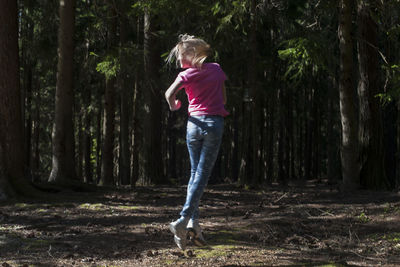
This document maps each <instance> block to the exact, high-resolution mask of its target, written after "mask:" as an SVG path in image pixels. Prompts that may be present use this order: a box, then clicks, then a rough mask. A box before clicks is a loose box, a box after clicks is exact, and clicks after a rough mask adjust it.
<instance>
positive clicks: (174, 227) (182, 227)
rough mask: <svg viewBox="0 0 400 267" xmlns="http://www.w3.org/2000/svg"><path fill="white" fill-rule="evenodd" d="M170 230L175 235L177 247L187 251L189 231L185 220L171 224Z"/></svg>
mask: <svg viewBox="0 0 400 267" xmlns="http://www.w3.org/2000/svg"><path fill="white" fill-rule="evenodd" d="M169 230H171V232H172V233H173V234H174V241H175V243H176V245H177V246H178V247H179V248H180V249H182V250H185V249H186V238H187V232H188V231H187V229H186V222H185V221H184V220H176V221H175V222H172V223H170V224H169Z"/></svg>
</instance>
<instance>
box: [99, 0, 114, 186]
mask: <svg viewBox="0 0 400 267" xmlns="http://www.w3.org/2000/svg"><path fill="white" fill-rule="evenodd" d="M108 8H109V9H110V10H112V11H110V12H109V16H110V17H111V19H110V22H109V23H110V25H109V28H108V44H107V46H108V47H107V48H108V50H111V49H113V47H114V45H115V43H116V30H117V20H116V18H115V17H116V14H115V13H116V12H115V8H114V7H113V6H112V5H111V4H109V6H108ZM106 76H107V75H106ZM115 82H116V78H115V77H114V76H109V77H106V87H105V92H104V118H103V136H104V140H103V146H102V153H101V155H102V156H101V179H100V185H114V183H115V181H114V141H115V133H114V131H115V105H116V103H115V95H116V89H115Z"/></svg>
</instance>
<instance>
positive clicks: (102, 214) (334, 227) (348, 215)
mask: <svg viewBox="0 0 400 267" xmlns="http://www.w3.org/2000/svg"><path fill="white" fill-rule="evenodd" d="M185 190H186V188H185V187H184V186H182V187H139V188H137V189H135V190H119V191H112V192H111V191H108V192H101V193H100V192H98V193H76V192H64V193H58V194H55V195H54V199H50V200H49V201H46V202H43V201H41V202H31V201H29V202H24V201H18V202H8V203H0V266H3V267H8V266H13V267H14V266H400V195H399V193H391V192H367V191H358V192H356V193H351V194H345V193H340V192H338V191H337V190H336V189H335V188H331V187H329V186H328V185H325V184H317V183H315V182H309V183H307V184H306V185H305V186H301V187H300V186H289V187H286V188H281V187H277V186H273V187H269V188H264V189H261V188H260V189H258V190H246V189H241V188H238V187H235V186H232V185H213V186H209V187H208V188H207V190H206V192H205V194H204V195H203V198H202V202H201V216H202V218H201V221H200V222H201V225H202V228H203V229H204V235H205V238H206V239H207V242H208V246H207V247H204V248H197V247H194V246H191V245H189V247H188V249H187V250H186V251H185V252H184V253H183V252H182V251H180V250H179V249H178V248H177V247H176V245H175V244H174V242H173V236H172V234H171V233H170V232H169V230H168V223H169V222H171V221H173V220H175V219H176V218H178V213H179V211H180V208H181V206H182V204H183V202H184V198H185Z"/></svg>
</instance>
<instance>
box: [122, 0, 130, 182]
mask: <svg viewBox="0 0 400 267" xmlns="http://www.w3.org/2000/svg"><path fill="white" fill-rule="evenodd" d="M119 9H120V44H121V49H120V50H121V51H120V62H121V75H120V76H119V78H120V82H119V86H120V87H121V98H120V99H121V103H120V107H121V111H120V112H121V123H120V124H121V126H120V129H121V132H120V166H119V170H120V171H119V176H120V181H121V184H123V185H128V184H130V175H131V170H130V153H129V113H130V112H129V110H130V109H129V99H130V97H129V88H130V84H132V83H131V79H130V78H129V71H128V54H127V52H126V49H127V48H126V45H127V41H128V37H127V26H128V25H129V22H128V20H127V18H126V17H125V13H124V9H123V6H120V7H119Z"/></svg>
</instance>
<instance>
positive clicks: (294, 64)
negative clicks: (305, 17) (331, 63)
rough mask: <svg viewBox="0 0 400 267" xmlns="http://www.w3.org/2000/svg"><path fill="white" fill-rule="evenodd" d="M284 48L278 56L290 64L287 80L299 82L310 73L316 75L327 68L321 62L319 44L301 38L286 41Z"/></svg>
mask: <svg viewBox="0 0 400 267" xmlns="http://www.w3.org/2000/svg"><path fill="white" fill-rule="evenodd" d="M282 46H283V48H284V49H282V50H278V55H279V58H280V59H282V60H286V61H287V62H288V67H287V70H286V73H285V77H286V78H287V77H289V79H293V80H297V79H300V78H302V77H303V76H304V75H306V74H309V73H310V71H312V73H316V72H317V71H318V70H319V69H323V68H325V63H324V61H323V60H321V55H322V48H321V47H320V46H319V44H318V43H317V42H315V41H313V40H311V39H307V38H303V37H300V38H294V39H291V40H288V41H285V42H283V43H282ZM311 67H312V68H311Z"/></svg>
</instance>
